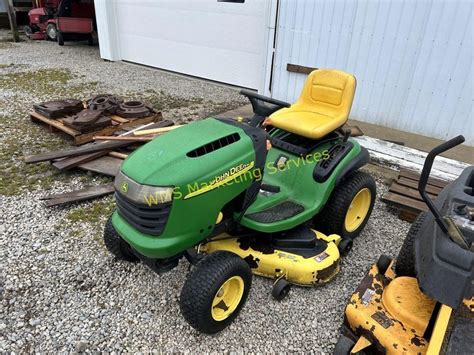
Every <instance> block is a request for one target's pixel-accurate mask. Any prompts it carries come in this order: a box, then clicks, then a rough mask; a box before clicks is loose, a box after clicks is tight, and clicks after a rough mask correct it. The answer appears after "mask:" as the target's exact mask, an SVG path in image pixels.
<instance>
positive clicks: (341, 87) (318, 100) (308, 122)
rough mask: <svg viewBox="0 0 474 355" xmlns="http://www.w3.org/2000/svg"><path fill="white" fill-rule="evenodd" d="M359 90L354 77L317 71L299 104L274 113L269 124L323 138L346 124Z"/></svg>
mask: <svg viewBox="0 0 474 355" xmlns="http://www.w3.org/2000/svg"><path fill="white" fill-rule="evenodd" d="M355 88H356V79H355V77H354V75H352V74H349V73H346V72H343V71H340V70H335V69H318V70H314V71H312V72H311V73H310V74H309V75H308V78H307V79H306V82H305V84H304V86H303V90H302V92H301V96H300V97H299V99H298V101H296V103H295V104H293V105H291V107H289V108H283V109H281V110H278V111H277V112H275V113H273V114H272V115H271V116H270V120H269V121H270V122H269V123H270V124H271V125H272V126H274V127H278V128H280V129H283V130H285V131H288V132H291V133H295V134H298V135H300V136H303V137H307V138H311V139H319V138H322V137H324V136H325V135H327V134H329V133H331V132H333V131H334V130H336V129H338V128H339V127H341V126H342V125H343V124H344V123H346V121H347V119H348V118H349V112H350V111H351V106H352V101H353V99H354V94H355Z"/></svg>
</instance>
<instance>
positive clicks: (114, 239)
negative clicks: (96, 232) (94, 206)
mask: <svg viewBox="0 0 474 355" xmlns="http://www.w3.org/2000/svg"><path fill="white" fill-rule="evenodd" d="M104 244H105V247H106V248H107V250H108V251H110V253H111V254H112V255H114V256H115V257H116V258H117V259H119V260H124V261H129V262H137V261H138V260H139V259H138V258H137V257H136V256H135V254H133V253H132V250H131V247H130V245H128V243H127V242H126V241H125V240H123V239H122V237H120V235H119V234H118V233H117V231H116V230H115V228H114V226H113V224H112V216H110V217H109V220H108V221H107V223H106V225H105V228H104Z"/></svg>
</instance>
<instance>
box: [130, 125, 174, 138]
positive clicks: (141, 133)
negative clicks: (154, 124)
mask: <svg viewBox="0 0 474 355" xmlns="http://www.w3.org/2000/svg"><path fill="white" fill-rule="evenodd" d="M181 126H182V125H176V126H171V127H163V128H151V129H144V130H143V131H138V132H135V133H133V135H134V136H146V135H149V134H160V133H166V132H169V131H172V130H173V129H176V128H179V127H181Z"/></svg>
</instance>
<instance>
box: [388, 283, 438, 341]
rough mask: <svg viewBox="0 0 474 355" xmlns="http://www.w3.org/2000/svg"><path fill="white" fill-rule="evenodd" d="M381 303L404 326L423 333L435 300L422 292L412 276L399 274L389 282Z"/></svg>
mask: <svg viewBox="0 0 474 355" xmlns="http://www.w3.org/2000/svg"><path fill="white" fill-rule="evenodd" d="M382 301H383V305H384V306H385V308H386V309H387V311H388V312H389V313H390V314H391V315H392V317H393V318H395V319H398V320H399V321H400V322H402V323H403V324H404V325H405V327H410V328H414V329H416V331H417V333H419V334H423V333H424V332H425V330H426V326H427V325H428V322H429V321H430V317H431V314H432V313H433V309H434V305H435V301H434V300H432V299H431V298H429V297H428V296H426V295H425V294H423V293H422V292H421V290H420V288H419V287H418V282H417V280H416V279H415V278H414V277H406V276H401V277H397V278H396V279H395V280H393V281H392V282H390V284H389V285H388V286H387V287H386V288H385V290H384V292H383V296H382Z"/></svg>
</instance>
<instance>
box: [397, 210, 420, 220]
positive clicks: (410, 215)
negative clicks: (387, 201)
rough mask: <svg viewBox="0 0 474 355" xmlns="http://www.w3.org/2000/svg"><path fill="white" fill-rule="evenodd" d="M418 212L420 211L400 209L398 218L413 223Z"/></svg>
mask: <svg viewBox="0 0 474 355" xmlns="http://www.w3.org/2000/svg"><path fill="white" fill-rule="evenodd" d="M419 214H420V212H413V211H406V210H403V209H402V210H400V213H399V214H398V218H400V219H401V220H402V221H406V222H409V223H413V222H414V221H415V219H416V217H417V216H418V215H419Z"/></svg>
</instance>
